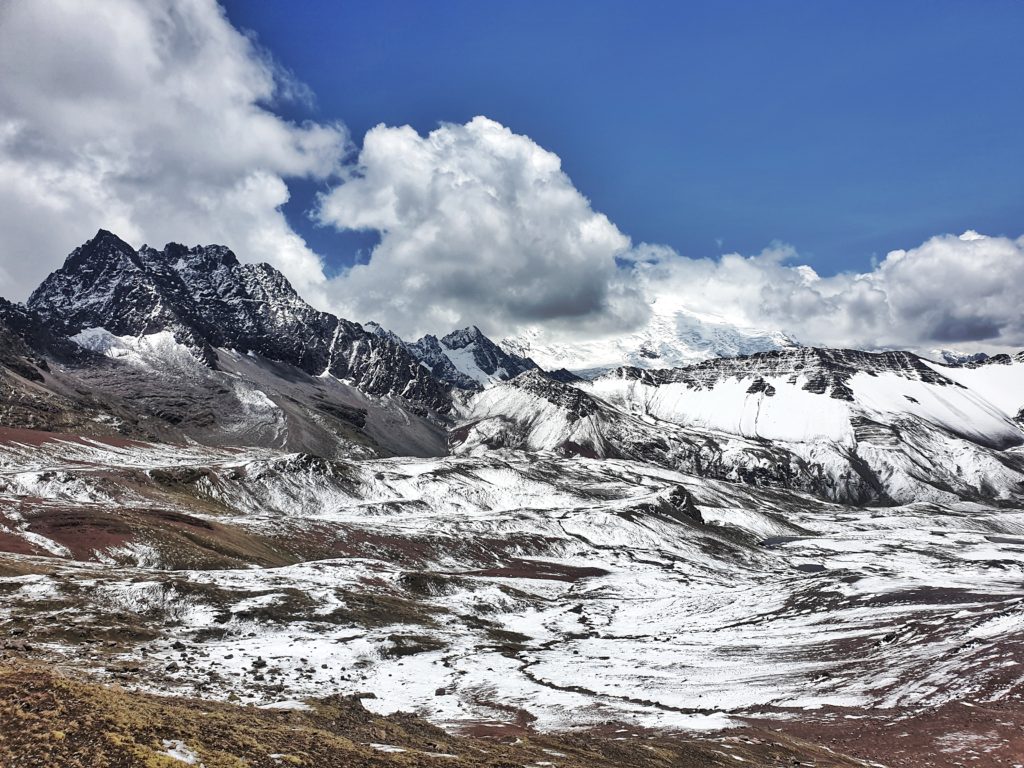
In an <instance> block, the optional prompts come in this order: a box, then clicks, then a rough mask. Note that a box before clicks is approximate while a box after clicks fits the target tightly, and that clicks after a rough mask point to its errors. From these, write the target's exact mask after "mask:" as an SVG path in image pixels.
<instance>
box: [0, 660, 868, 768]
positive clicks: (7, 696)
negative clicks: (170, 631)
mask: <svg viewBox="0 0 1024 768" xmlns="http://www.w3.org/2000/svg"><path fill="white" fill-rule="evenodd" d="M176 742H181V744H183V745H184V747H185V748H186V749H187V750H188V751H189V752H191V753H192V754H194V755H195V756H196V758H197V760H198V762H199V763H201V764H202V765H204V766H206V768H241V767H242V766H249V767H250V768H271V767H272V766H273V767H276V766H310V767H313V766H315V767H316V768H370V767H371V766H372V767H373V768H389V767H391V766H409V767H414V768H416V767H419V768H427V767H428V766H452V765H463V766H474V767H476V768H522V766H528V765H530V766H536V765H545V766H552V767H555V766H557V768H584V766H585V767H586V768H626V767H627V766H628V767H629V768H711V767H712V766H736V765H750V766H765V767H767V766H773V767H774V766H779V767H781V766H790V767H792V766H818V767H819V768H826V767H828V768H851V767H853V766H863V765H864V763H862V762H858V761H855V760H852V759H849V758H846V757H842V756H840V755H838V754H836V753H833V752H830V751H828V750H825V749H822V748H820V747H816V746H814V745H812V744H808V743H806V742H803V741H800V740H799V739H796V738H794V737H791V736H788V735H784V734H779V733H774V732H771V731H767V730H764V731H762V730H757V729H750V730H749V731H748V732H746V733H744V734H742V735H719V736H715V737H709V738H704V739H700V738H693V737H684V736H672V735H664V734H660V735H659V734H652V733H649V732H636V731H631V730H628V729H625V730H623V729H616V730H609V731H608V733H607V734H597V733H576V734H562V735H539V734H533V733H526V732H524V733H522V734H520V735H518V736H517V737H516V738H515V739H514V740H512V741H511V742H510V741H509V739H504V740H502V739H481V738H469V737H464V736H453V735H450V734H448V733H445V732H444V731H442V730H440V729H439V728H436V727H434V726H431V725H429V724H427V723H425V722H424V721H422V720H420V719H419V718H417V717H414V716H412V715H403V714H398V715H392V716H390V717H379V716H376V715H373V714H371V713H369V712H367V711H366V710H365V709H364V708H363V707H362V705H361V704H360V703H359V701H358V700H357V699H354V698H347V697H332V698H329V699H324V700H321V701H317V702H313V703H312V704H311V707H310V709H309V710H305V711H304V710H267V709H256V708H252V707H241V706H236V705H232V704H223V703H214V702H209V701H201V700H190V699H183V698H167V697H160V696H153V695H147V694H140V693H130V692H127V691H125V690H122V689H120V688H117V687H111V686H104V685H99V684H96V683H90V682H85V681H82V680H78V679H75V678H71V677H67V676H65V675H62V674H60V673H58V672H56V671H54V670H53V669H52V668H50V667H45V666H40V665H37V664H31V663H28V662H24V661H19V660H16V659H6V660H3V661H0V765H3V766H5V767H7V768H51V767H52V768H57V767H58V766H59V768H86V767H88V768H129V767H132V768H133V767H135V766H138V767H140V768H180V766H182V765H184V764H185V763H183V762H181V761H179V760H177V759H175V758H173V757H171V756H170V755H168V754H167V752H168V749H169V748H173V747H174V746H176ZM374 745H377V746H374ZM382 745H387V747H388V748H390V749H392V750H401V751H383V750H382V749H381V747H382Z"/></svg>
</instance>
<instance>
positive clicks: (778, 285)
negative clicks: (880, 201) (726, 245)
mask: <svg viewBox="0 0 1024 768" xmlns="http://www.w3.org/2000/svg"><path fill="white" fill-rule="evenodd" d="M634 256H635V264H634V268H633V271H634V274H635V276H636V279H637V281H638V282H639V284H640V285H641V286H643V290H644V291H645V293H646V294H647V295H649V296H650V295H657V294H659V293H665V292H668V293H671V294H672V295H674V296H677V297H679V298H680V299H681V300H682V301H683V302H684V303H685V304H686V305H687V306H689V307H690V308H692V309H694V310H695V311H699V312H708V313H712V314H718V315H721V316H723V317H725V318H726V319H728V320H730V321H731V322H734V323H736V324H738V325H746V326H755V327H758V326H760V327H770V328H776V329H780V330H783V331H785V332H787V333H789V334H791V335H792V336H794V337H796V338H797V339H799V340H800V341H802V342H805V343H813V344H823V345H829V346H851V347H859V348H865V349H876V348H877V349H881V348H895V347H902V348H911V349H930V348H934V347H947V346H964V345H967V346H968V347H971V346H984V347H988V348H1020V347H1024V312H1022V311H1021V308H1022V307H1024V237H1022V238H1018V239H1016V240H1014V239H1010V238H1007V237H987V236H984V235H980V234H978V233H976V232H966V233H964V234H963V235H960V236H959V237H956V236H953V235H941V236H937V237H933V238H930V239H929V240H927V241H926V242H924V243H922V244H921V245H919V246H917V247H915V248H910V249H908V250H895V251H891V252H890V253H889V254H888V255H887V256H886V257H885V259H884V260H882V262H881V263H879V264H878V265H877V266H875V268H874V269H872V270H871V271H870V272H865V273H846V274H839V275H834V276H830V277H822V276H819V275H818V274H817V273H816V272H815V271H814V270H813V269H812V268H811V267H809V266H806V265H799V263H798V254H797V253H796V252H795V251H794V250H793V249H792V248H791V247H789V246H785V245H776V246H773V247H771V248H768V249H766V250H765V251H764V252H762V253H760V254H757V255H755V256H749V257H744V256H740V255H739V254H730V255H727V256H723V257H722V258H721V259H719V260H710V259H688V258H683V257H681V256H679V255H678V254H676V253H674V252H673V251H671V250H670V249H667V248H663V247H658V246H650V245H642V246H640V247H638V248H637V249H636V250H635V251H634Z"/></svg>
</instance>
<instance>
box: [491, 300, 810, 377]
mask: <svg viewBox="0 0 1024 768" xmlns="http://www.w3.org/2000/svg"><path fill="white" fill-rule="evenodd" d="M500 346H501V347H502V349H504V350H505V351H506V352H509V353H510V354H515V355H519V356H522V357H529V358H531V359H532V360H534V361H535V362H536V363H537V364H538V365H539V366H540V367H542V368H545V369H551V370H553V369H558V368H565V369H567V370H569V371H572V372H573V373H576V374H578V375H581V376H583V377H585V378H591V377H593V376H596V375H599V374H601V373H604V372H606V371H609V370H612V369H614V368H618V367H620V366H632V367H636V368H676V367H679V366H685V365H690V364H692V363H695V362H700V361H702V360H709V359H711V358H716V357H739V356H741V355H752V354H755V353H757V352H772V351H776V350H782V349H793V348H795V347H799V346H800V344H799V343H798V342H797V341H795V340H794V339H793V338H791V337H789V336H787V335H786V334H785V333H783V332H781V331H777V330H765V329H761V328H750V327H744V326H740V325H736V324H734V323H730V322H729V321H727V320H726V319H725V318H722V317H718V316H715V315H710V314H701V313H698V312H694V311H692V310H690V309H687V308H686V307H684V306H682V305H680V304H679V303H678V302H676V301H673V300H672V299H670V298H667V297H660V298H658V299H657V300H656V301H654V302H653V303H652V304H651V317H650V319H649V320H648V321H647V324H646V325H644V326H643V327H641V328H640V329H638V330H636V331H633V332H632V333H628V334H625V335H621V336H611V337H608V338H605V339H599V340H594V341H572V342H556V341H552V340H551V339H550V337H549V335H548V334H547V333H546V332H545V331H544V330H542V329H531V330H529V331H526V332H524V333H520V334H517V335H515V336H510V337H508V338H505V339H503V340H502V341H501V343H500Z"/></svg>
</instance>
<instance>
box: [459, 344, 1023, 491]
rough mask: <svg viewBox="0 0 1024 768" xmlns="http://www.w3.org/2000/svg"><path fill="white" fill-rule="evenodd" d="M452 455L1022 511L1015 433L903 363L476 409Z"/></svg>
mask: <svg viewBox="0 0 1024 768" xmlns="http://www.w3.org/2000/svg"><path fill="white" fill-rule="evenodd" d="M461 416H462V419H463V422H462V424H461V426H460V427H459V428H457V429H456V430H453V432H452V438H453V445H454V447H455V450H456V451H457V452H460V453H466V452H479V451H480V450H486V449H490V448H498V447H506V448H520V449H525V450H534V451H536V450H549V451H557V452H559V453H562V454H564V455H576V454H582V455H588V456H595V457H622V458H632V459H637V460H642V461H647V462H653V463H657V464H659V465H661V466H666V467H671V468H673V469H679V470H682V471H686V472H693V473H696V474H698V475H702V476H710V477H719V478H727V479H737V480H743V481H744V482H750V483H754V484H756V485H770V486H781V487H787V488H793V489H799V490H805V491H809V492H811V493H814V494H817V495H821V496H824V497H826V498H830V499H834V500H837V501H843V502H857V503H864V502H875V503H879V502H881V503H893V502H909V501H913V500H920V499H930V500H933V501H952V500H956V499H961V498H970V499H1001V500H1003V501H1005V502H1010V501H1012V500H1015V499H1019V498H1020V494H1021V488H1022V481H1024V452H1022V451H1021V450H1020V446H1021V444H1022V443H1024V432H1022V430H1021V427H1020V425H1019V424H1018V423H1017V422H1016V421H1015V420H1013V419H1012V418H1010V417H1009V416H1008V415H1007V414H1006V413H1004V412H1003V410H1002V409H1001V408H999V407H998V406H996V405H994V404H992V403H991V402H989V401H988V400H986V399H985V398H984V397H982V396H981V395H980V394H978V393H975V392H974V391H972V390H970V389H968V388H967V387H965V386H962V385H960V384H958V383H956V382H954V381H953V380H951V379H949V378H946V377H944V376H942V375H940V374H939V373H938V372H937V371H936V370H934V369H932V368H930V367H928V366H927V365H926V364H925V363H924V362H923V361H921V360H920V359H919V358H915V357H913V356H910V355H906V354H905V353H885V354H882V355H868V354H866V353H851V352H840V351H826V350H813V349H801V350H794V351H792V352H780V353H771V354H769V355H764V356H755V357H752V358H746V359H739V360H716V361H708V362H707V363H702V364H699V365H696V366H692V367H690V368H683V369H674V370H670V371H640V370H638V369H628V368H627V369H621V370H619V371H617V372H615V373H613V374H607V375H605V376H602V377H600V378H598V379H596V380H594V381H593V382H587V383H578V384H577V385H575V386H573V385H567V384H563V383H561V382H556V381H551V380H549V379H545V377H543V376H542V375H541V374H538V373H531V374H526V375H523V376H520V377H519V378H517V379H515V380H513V381H511V382H508V383H506V384H502V385H499V386H496V387H494V388H492V389H491V390H488V391H486V392H483V393H481V394H479V395H477V396H476V397H474V398H473V399H472V400H471V401H470V402H469V403H468V404H467V406H466V407H465V408H464V409H463V412H462V414H461Z"/></svg>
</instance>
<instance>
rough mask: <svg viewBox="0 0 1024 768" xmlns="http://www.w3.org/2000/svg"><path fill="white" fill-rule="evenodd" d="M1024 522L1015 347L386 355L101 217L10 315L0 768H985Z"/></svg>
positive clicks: (4, 370) (197, 251)
mask: <svg viewBox="0 0 1024 768" xmlns="http://www.w3.org/2000/svg"><path fill="white" fill-rule="evenodd" d="M1022 505H1024V353H1021V354H1018V355H1015V356H1010V355H996V356H993V357H986V356H984V355H979V356H968V357H957V356H954V355H952V354H950V355H946V356H943V355H938V354H937V355H936V359H934V360H933V359H928V358H925V357H921V356H918V355H916V354H913V353H911V352H905V351H886V352H874V353H872V352H864V351H858V350H849V349H825V348H815V347H809V346H800V345H798V344H796V343H795V342H794V341H793V340H792V339H790V338H789V337H788V336H786V335H784V334H781V333H777V332H774V331H761V330H757V329H748V328H737V327H735V326H731V325H729V324H728V323H726V322H725V321H723V320H721V319H720V318H714V317H710V316H706V315H697V314H695V313H692V312H690V311H689V310H687V309H686V307H683V306H678V305H674V304H673V305H671V306H669V305H665V306H654V307H653V309H652V315H651V320H650V321H649V324H648V325H647V326H646V327H645V328H644V329H642V330H641V331H640V332H638V333H636V334H633V335H630V336H628V337H626V338H622V339H613V340H610V341H608V342H607V343H605V342H599V343H590V344H587V345H580V346H578V347H573V346H572V345H551V344H547V343H545V342H544V337H543V334H541V333H539V332H538V333H534V334H531V333H526V334H523V335H520V336H517V337H514V338H509V339H504V340H503V341H502V342H501V343H500V344H499V343H495V342H494V341H492V340H491V339H489V338H488V337H487V336H486V335H485V334H484V333H482V332H481V331H480V329H479V328H477V327H475V326H471V327H468V328H462V329H456V330H453V331H452V332H451V333H448V334H447V335H444V336H433V335H427V336H423V337H422V338H420V339H415V340H410V339H402V338H400V337H399V336H398V335H396V334H394V333H392V332H391V331H389V330H388V329H386V328H384V327H381V326H380V325H377V324H375V323H367V324H366V325H360V324H359V323H356V322H351V321H349V320H346V319H343V318H340V317H336V316H335V315H332V314H330V313H327V312H323V311H320V310H317V309H315V308H314V307H312V306H311V305H309V304H308V303H306V302H305V301H304V300H303V299H302V298H301V297H300V296H299V295H298V294H297V293H296V291H295V290H294V289H293V288H292V286H291V285H290V284H289V282H288V281H287V280H286V279H285V277H284V276H283V275H282V274H281V273H280V272H278V271H277V270H275V269H273V268H272V267H270V266H268V265H265V264H252V263H247V262H244V261H241V260H239V258H237V257H236V256H235V254H234V253H233V252H232V251H231V250H229V249H228V248H226V247H224V246H219V245H211V246H195V247H186V246H183V245H179V244H175V243H170V244H168V245H166V246H164V247H163V248H162V249H160V250H157V249H155V248H151V247H149V246H143V247H141V248H138V249H136V248H134V247H132V246H131V245H129V244H128V243H126V242H125V241H123V240H121V239H120V238H119V237H117V236H116V235H114V234H112V233H110V232H107V231H102V230H101V231H100V232H98V233H97V234H96V236H95V237H94V238H92V239H91V240H89V241H88V242H86V243H84V244H83V245H82V246H81V247H79V248H77V249H75V251H74V252H73V253H71V254H70V255H69V256H68V257H67V259H66V261H65V262H64V265H63V266H62V267H61V268H60V269H58V270H57V271H55V272H53V273H52V274H51V275H50V276H49V277H47V278H46V279H45V280H44V281H43V282H42V284H41V285H39V287H38V288H37V289H36V290H35V291H34V292H33V293H32V294H31V297H30V298H29V299H28V301H27V302H26V303H25V304H16V303H12V302H9V301H6V300H4V301H0V595H2V598H3V599H2V600H0V644H2V653H3V659H2V660H0V688H2V689H3V690H4V695H3V697H2V702H3V703H2V704H0V724H2V727H0V733H2V734H3V735H0V758H2V759H0V762H3V764H11V765H29V764H38V765H49V764H54V765H58V764H63V765H76V764H78V765H102V764H110V765H135V764H138V765H179V764H181V765H184V764H193V765H206V766H220V765H251V766H273V765H289V764H291V765H308V766H319V765H352V766H360V765H367V766H369V765H374V766H383V765H423V766H426V765H430V766H433V765H466V766H477V765H480V766H484V765H486V766H513V765H514V766H666V767H667V766H736V765H753V766H782V765H786V766H795V765H804V766H880V765H884V766H915V767H917V766H939V765H942V766H946V765H978V766H1011V765H1014V764H1018V763H1019V762H1020V760H1019V755H1021V754H1022V753H1024V736H1022V733H1024V701H1022V696H1024V593H1022V591H1021V584H1022V579H1024V515H1022V514H1021V509H1022ZM112 684H115V685H112ZM398 713H404V714H398ZM200 714H201V715H202V716H200ZM90 718H92V719H91V720H90ZM89 723H93V726H95V727H93V726H90V725H89ZM254 733H261V734H263V737H262V738H261V739H253V738H249V737H248V735H249V734H254ZM58 734H59V735H58ZM97 734H99V735H97ZM29 754H30V755H33V756H34V757H33V758H32V759H34V760H35V762H34V763H33V762H32V759H30V760H29V762H24V760H23V758H24V756H25V755H29ZM16 758H17V759H22V760H23V761H22V762H17V761H16ZM1015 760H1016V762H1015ZM75 761H78V762H75ZM118 761H120V762H118ZM133 761H134V762H133ZM146 761H149V762H146ZM232 761H234V762H232Z"/></svg>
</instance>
